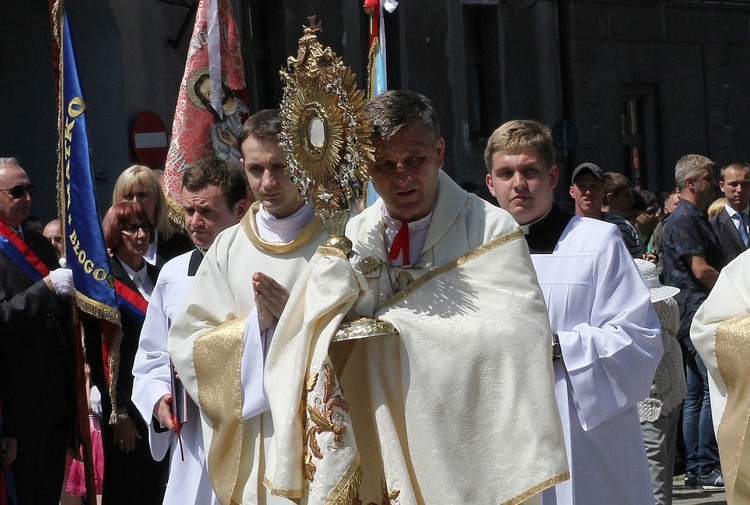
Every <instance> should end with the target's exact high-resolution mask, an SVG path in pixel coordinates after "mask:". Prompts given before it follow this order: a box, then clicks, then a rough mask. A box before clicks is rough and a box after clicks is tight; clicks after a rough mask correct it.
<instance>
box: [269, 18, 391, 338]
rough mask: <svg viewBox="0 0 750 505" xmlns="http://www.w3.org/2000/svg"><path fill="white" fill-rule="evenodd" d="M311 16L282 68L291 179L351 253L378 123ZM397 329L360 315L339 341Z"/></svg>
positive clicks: (331, 242)
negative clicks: (352, 224)
mask: <svg viewBox="0 0 750 505" xmlns="http://www.w3.org/2000/svg"><path fill="white" fill-rule="evenodd" d="M308 20H309V22H310V26H306V27H304V33H303V35H302V38H301V39H300V41H299V50H298V52H297V56H296V57H292V56H290V57H289V58H288V59H287V68H286V70H284V69H282V70H281V72H280V74H281V79H282V81H283V82H284V97H283V99H282V102H281V119H282V131H281V135H280V141H281V147H282V149H283V150H284V154H285V156H286V160H287V164H288V166H287V170H288V172H289V174H290V175H291V177H292V180H293V181H294V182H295V183H296V184H297V186H298V187H299V190H300V193H301V194H302V195H303V196H304V197H305V199H306V200H307V201H308V202H310V205H311V206H312V208H313V210H314V211H315V214H316V215H317V216H318V217H319V218H320V219H321V220H322V221H323V226H325V228H326V231H327V232H328V236H329V238H328V241H327V242H326V245H327V246H329V247H334V248H336V249H338V250H340V251H341V252H343V253H344V254H345V255H347V256H349V254H350V253H351V251H352V242H351V240H349V239H348V238H346V236H345V235H344V232H345V229H346V223H347V221H348V220H349V214H350V209H351V207H352V205H353V204H355V203H356V202H358V201H360V200H361V199H364V198H365V197H366V194H367V182H368V181H369V179H370V178H369V175H368V173H367V168H368V166H369V165H370V164H371V163H372V162H373V161H374V159H375V158H374V148H373V147H372V143H371V138H370V137H371V135H372V127H371V125H370V120H369V118H368V117H367V115H366V114H365V113H364V104H365V95H364V92H363V91H362V90H360V89H358V88H357V84H356V82H355V80H354V77H355V76H354V74H352V72H351V69H349V68H348V67H347V66H345V65H344V64H343V62H342V60H341V58H340V57H338V56H337V55H336V53H334V52H333V50H332V49H331V48H330V47H323V46H322V45H321V44H320V42H319V41H318V37H317V35H316V32H319V31H321V27H320V23H316V22H315V16H312V17H310V18H308ZM395 332H396V330H395V328H393V326H392V325H390V324H389V323H386V322H382V321H376V320H374V319H369V318H359V319H356V320H354V321H351V322H347V323H345V324H344V325H342V327H341V328H340V329H339V331H338V332H337V334H336V337H335V338H334V341H337V340H347V339H353V338H364V337H368V336H375V335H383V334H386V333H391V334H392V333H395Z"/></svg>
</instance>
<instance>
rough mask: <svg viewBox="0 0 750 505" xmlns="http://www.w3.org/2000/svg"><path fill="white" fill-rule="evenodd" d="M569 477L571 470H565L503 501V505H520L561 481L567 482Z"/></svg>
mask: <svg viewBox="0 0 750 505" xmlns="http://www.w3.org/2000/svg"><path fill="white" fill-rule="evenodd" d="M568 479H570V472H563V473H561V474H559V475H555V476H554V477H550V478H549V479H545V480H543V481H542V482H540V483H539V484H537V485H535V486H532V487H530V488H529V489H528V490H527V491H524V492H523V493H521V494H519V495H518V496H516V497H515V498H511V499H510V500H508V501H505V502H503V503H502V504H501V505H519V504H520V503H523V502H525V501H526V500H528V499H529V498H531V497H532V496H536V495H538V494H539V493H541V492H542V491H544V490H545V489H548V488H551V487H552V486H556V485H558V484H560V483H561V482H565V481H566V480H568Z"/></svg>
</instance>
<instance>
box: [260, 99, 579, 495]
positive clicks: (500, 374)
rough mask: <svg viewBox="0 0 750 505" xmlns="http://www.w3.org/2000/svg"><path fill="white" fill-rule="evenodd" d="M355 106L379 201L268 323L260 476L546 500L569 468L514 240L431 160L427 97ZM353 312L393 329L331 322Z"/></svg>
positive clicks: (324, 486) (508, 228) (538, 297)
mask: <svg viewBox="0 0 750 505" xmlns="http://www.w3.org/2000/svg"><path fill="white" fill-rule="evenodd" d="M366 111H367V113H368V115H369V117H370V118H371V119H372V123H373V129H374V131H375V138H374V140H373V145H374V147H375V163H374V165H373V166H372V167H371V168H370V175H371V176H372V180H373V184H374V186H375V189H376V190H377V191H378V193H379V194H380V196H381V198H380V199H379V200H378V201H377V202H376V203H375V204H374V205H373V206H371V207H370V208H368V209H366V210H365V211H364V212H363V213H362V214H360V215H358V216H356V217H355V218H354V219H352V221H351V222H350V223H349V225H348V227H347V232H346V235H347V237H348V238H349V239H351V241H352V243H353V245H352V251H353V254H352V255H351V257H347V255H346V254H344V253H342V252H341V251H340V250H338V249H335V248H333V247H321V248H319V249H318V253H317V254H316V255H315V256H314V257H313V259H312V260H311V262H310V265H309V267H308V268H307V270H306V271H305V273H304V274H303V276H302V277H301V278H300V279H299V280H298V282H297V284H296V285H295V288H294V290H293V292H292V294H291V297H290V300H289V303H288V304H287V307H286V309H285V311H284V313H283V314H282V316H281V319H280V320H279V323H278V326H277V328H276V332H275V333H274V337H273V340H272V342H271V346H270V348H269V352H268V356H267V359H266V369H265V390H266V395H267V397H268V401H269V405H270V409H271V414H272V419H273V426H274V440H273V443H272V447H273V450H272V451H271V452H272V453H273V455H272V456H270V457H269V458H268V460H267V465H266V479H265V483H266V486H267V487H268V488H269V489H270V490H271V492H272V493H273V494H275V495H280V496H286V497H289V498H293V499H299V500H300V502H301V503H307V504H313V503H315V504H323V503H341V504H349V503H363V504H370V503H394V504H395V503H398V504H401V505H411V504H445V503H455V504H464V503H472V504H488V505H489V504H492V505H497V504H519V503H541V502H540V501H539V496H540V495H539V493H541V491H542V490H544V489H546V488H548V487H550V486H553V485H555V484H557V483H559V482H561V481H563V480H565V479H567V478H568V470H567V460H566V455H565V448H564V447H565V446H564V441H563V436H562V429H561V425H560V419H559V413H558V411H557V406H556V403H555V394H554V380H553V372H552V356H551V344H552V337H551V332H550V327H549V320H548V317H547V312H546V307H545V304H544V299H543V297H542V294H541V292H540V290H539V287H538V284H537V281H536V276H535V274H534V271H533V268H532V265H531V261H530V257H529V252H528V248H527V246H526V243H525V241H524V240H523V236H522V234H521V232H520V230H519V228H518V226H517V225H516V224H515V222H514V220H513V218H512V217H511V216H510V215H509V214H507V213H506V212H505V211H503V210H500V209H498V208H495V207H493V206H491V205H489V204H488V203H486V202H484V201H483V200H481V199H479V198H478V197H476V196H474V195H470V194H468V193H467V192H466V191H464V190H462V189H461V188H459V187H458V185H456V184H455V183H454V182H453V181H452V180H451V179H450V177H449V176H448V175H446V174H445V173H444V172H443V171H442V170H441V169H442V166H443V154H444V149H445V142H444V140H443V139H442V137H441V136H440V132H439V127H438V122H437V119H436V116H435V113H434V111H433V109H432V105H431V103H430V102H429V100H427V99H426V98H425V97H423V96H422V95H419V94H417V93H413V92H409V91H388V92H385V93H383V94H381V95H379V96H377V97H376V98H374V99H373V100H371V101H370V102H369V103H368V105H367V107H366ZM356 316H364V317H370V318H375V319H376V320H377V321H379V322H380V323H390V324H391V325H392V327H391V330H388V329H387V327H388V324H384V325H383V327H385V328H386V329H384V330H383V331H382V333H381V334H375V335H370V334H369V333H368V332H364V331H359V330H361V329H362V328H361V327H358V326H357V323H356V321H355V322H354V323H352V324H351V325H350V326H349V327H348V331H347V332H342V331H339V328H340V325H341V323H342V322H343V321H344V318H345V317H346V318H347V320H350V319H352V318H353V317H356ZM372 326H374V325H372V324H370V327H372ZM393 328H395V331H394V330H393ZM367 335H369V336H367Z"/></svg>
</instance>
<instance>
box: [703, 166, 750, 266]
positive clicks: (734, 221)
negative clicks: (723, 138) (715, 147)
mask: <svg viewBox="0 0 750 505" xmlns="http://www.w3.org/2000/svg"><path fill="white" fill-rule="evenodd" d="M719 188H720V189H721V191H722V193H724V196H725V197H726V199H727V204H726V206H725V207H724V209H723V210H722V211H721V212H719V213H718V214H717V215H716V216H715V217H713V218H711V226H713V228H714V231H716V235H717V236H718V237H719V241H720V242H721V248H722V249H723V250H724V263H725V264H726V263H729V262H730V261H732V260H733V259H734V258H736V257H737V256H739V255H740V254H741V253H742V252H743V251H745V250H746V249H747V245H748V224H749V223H748V212H747V211H748V203H750V165H748V164H747V163H743V162H733V163H730V164H728V165H726V166H724V167H723V168H722V169H721V180H720V181H719Z"/></svg>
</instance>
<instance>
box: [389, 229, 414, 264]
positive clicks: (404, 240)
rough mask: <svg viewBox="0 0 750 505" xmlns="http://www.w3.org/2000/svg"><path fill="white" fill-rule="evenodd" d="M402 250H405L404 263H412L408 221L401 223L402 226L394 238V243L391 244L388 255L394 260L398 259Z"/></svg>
mask: <svg viewBox="0 0 750 505" xmlns="http://www.w3.org/2000/svg"><path fill="white" fill-rule="evenodd" d="M401 251H403V252H404V257H403V260H404V265H408V264H410V263H411V262H410V261H409V224H408V223H401V228H399V230H398V232H397V233H396V236H395V237H394V238H393V243H392V244H391V250H390V252H389V253H388V257H389V258H390V259H392V260H396V259H397V258H398V255H399V253H400V252H401Z"/></svg>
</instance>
